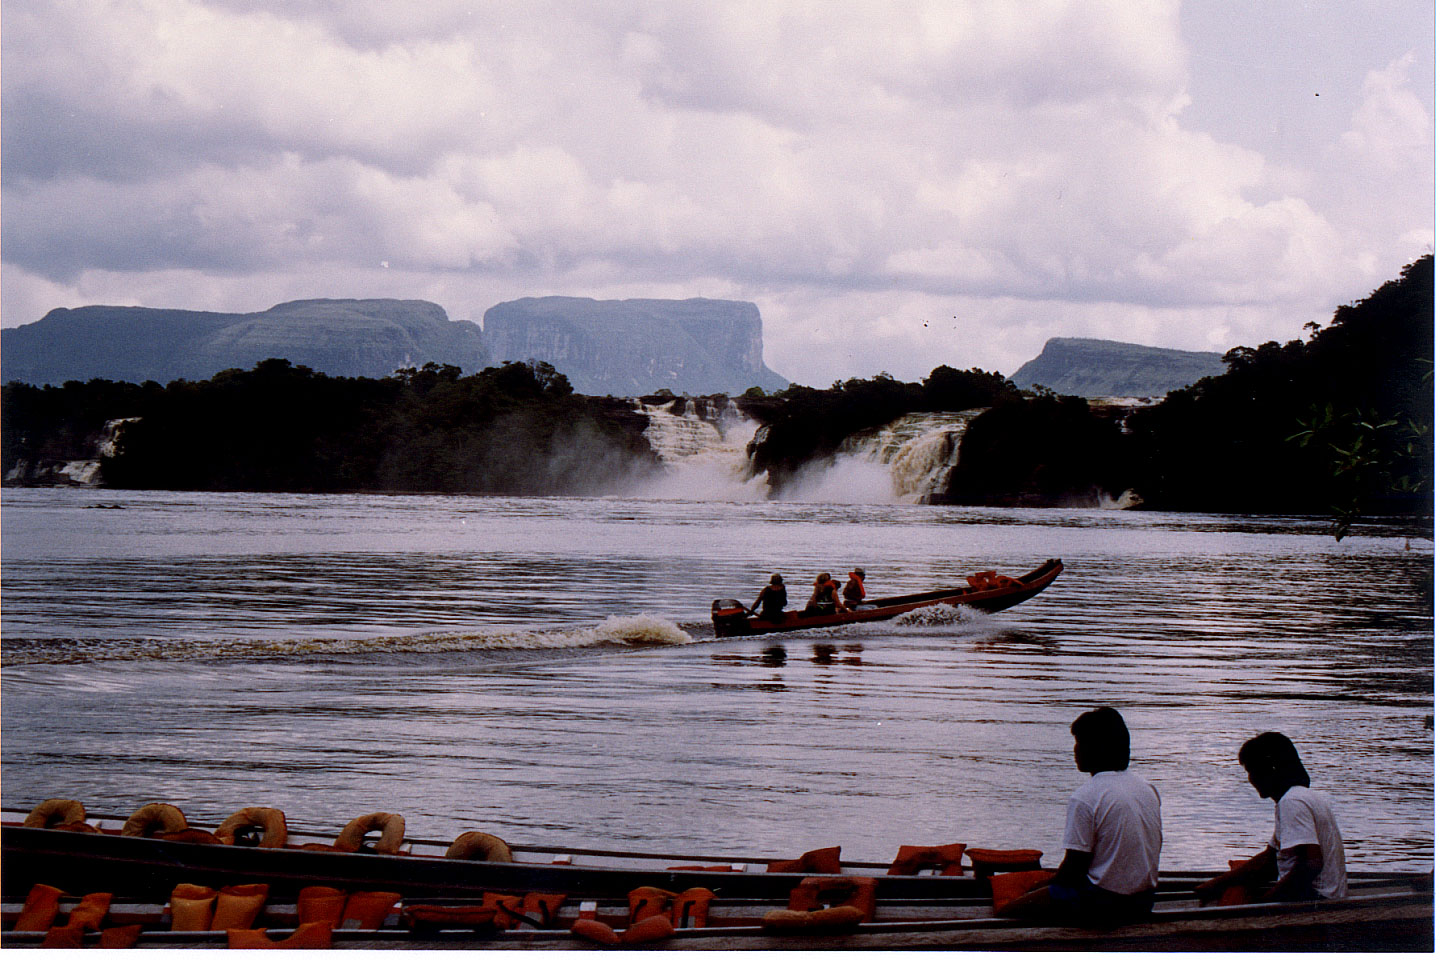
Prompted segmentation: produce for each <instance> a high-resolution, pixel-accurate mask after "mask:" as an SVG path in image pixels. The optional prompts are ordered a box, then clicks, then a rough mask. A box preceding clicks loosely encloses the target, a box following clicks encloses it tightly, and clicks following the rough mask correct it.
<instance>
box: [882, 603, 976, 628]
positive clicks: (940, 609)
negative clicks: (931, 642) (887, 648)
mask: <svg viewBox="0 0 1440 960" xmlns="http://www.w3.org/2000/svg"><path fill="white" fill-rule="evenodd" d="M989 618H990V615H989V614H987V613H983V612H981V611H979V610H976V609H974V608H973V607H952V606H951V605H950V604H948V603H940V604H936V605H935V606H933V607H920V608H919V609H918V610H911V611H910V612H909V613H902V614H901V615H900V616H898V617H896V618H895V623H896V625H897V626H901V627H950V626H957V625H959V626H968V625H970V624H975V623H983V622H985V621H987V620H989Z"/></svg>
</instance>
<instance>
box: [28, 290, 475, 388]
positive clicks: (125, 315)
mask: <svg viewBox="0 0 1440 960" xmlns="http://www.w3.org/2000/svg"><path fill="white" fill-rule="evenodd" d="M270 357H280V358H282V359H285V360H289V361H290V362H291V363H293V364H296V365H297V366H306V367H310V368H311V369H313V370H315V371H317V372H319V373H326V374H330V375H331V376H347V377H387V376H389V375H390V374H392V373H394V372H395V371H396V369H398V368H400V367H404V366H412V365H413V366H420V365H423V364H424V363H426V362H428V361H432V360H433V361H435V362H437V363H449V364H454V365H455V366H458V367H460V368H461V369H462V370H463V371H464V372H466V373H470V372H473V371H475V370H479V369H482V368H483V367H485V366H486V365H487V364H488V362H489V356H488V355H487V353H486V351H485V347H484V344H483V341H482V337H481V334H480V328H479V327H477V326H475V325H474V324H473V323H467V322H451V321H450V319H449V318H448V317H447V316H446V315H445V311H444V310H442V309H441V308H440V307H439V306H437V305H435V304H433V303H428V302H426V301H423V300H297V301H294V302H291V303H282V304H279V305H277V306H274V307H271V308H270V309H269V310H266V311H263V312H261V313H239V314H237V313H211V312H207V311H196V310H159V309H152V308H149V307H105V306H93V307H80V308H78V309H74V310H65V309H59V310H51V311H50V312H49V313H47V314H46V315H45V316H44V317H42V318H41V319H40V320H38V321H36V322H35V323H30V324H26V325H24V326H21V327H15V328H13V329H9V330H4V331H0V379H3V380H4V381H5V382H7V383H8V382H10V381H12V380H20V381H23V382H25V383H32V384H59V383H63V382H65V381H66V380H90V379H92V378H97V377H98V378H100V379H105V380H121V381H126V382H132V383H139V382H143V381H145V380H155V381H157V382H160V383H168V382H169V381H171V380H178V379H181V378H184V379H187V380H203V379H206V378H208V377H211V376H213V375H214V374H216V373H218V372H219V371H221V370H226V369H231V368H239V369H242V370H243V369H249V368H250V367H253V366H254V365H255V364H256V363H259V362H260V361H261V360H266V359H269V358H270Z"/></svg>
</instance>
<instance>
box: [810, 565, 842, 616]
mask: <svg viewBox="0 0 1440 960" xmlns="http://www.w3.org/2000/svg"><path fill="white" fill-rule="evenodd" d="M839 605H840V585H839V584H838V583H836V582H835V581H834V580H832V579H830V574H828V573H822V574H820V576H818V577H816V578H815V589H814V590H813V591H812V592H811V593H810V601H809V602H808V603H806V604H805V612H806V613H834V612H835V609H836V608H837V607H838V606H839Z"/></svg>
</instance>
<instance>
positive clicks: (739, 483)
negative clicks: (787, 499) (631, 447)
mask: <svg viewBox="0 0 1440 960" xmlns="http://www.w3.org/2000/svg"><path fill="white" fill-rule="evenodd" d="M635 407H636V409H637V410H639V411H640V412H641V413H643V414H645V416H646V417H648V418H649V420H650V425H649V426H648V427H646V428H645V439H646V440H647V441H648V442H649V444H650V448H651V449H652V450H654V451H655V454H656V456H658V457H659V458H660V462H661V464H663V465H664V468H665V475H664V476H663V477H662V478H661V479H660V480H658V481H655V482H652V483H651V484H649V485H648V486H647V487H646V488H645V489H644V490H643V491H642V492H641V495H642V496H645V497H650V498H653V499H659V500H763V499H765V478H764V477H751V476H749V473H750V460H749V455H748V454H747V453H746V450H745V446H746V444H748V443H749V442H750V440H751V438H752V437H754V436H755V427H756V423H755V421H753V420H751V419H749V418H747V417H746V416H745V415H744V414H742V413H741V412H740V408H739V407H738V406H736V404H735V401H734V400H732V399H730V398H728V397H727V398H724V400H723V402H717V401H715V400H712V399H710V398H708V397H700V398H698V399H695V398H691V397H684V398H680V399H677V400H669V401H666V402H664V403H646V402H644V401H643V400H641V399H638V398H637V399H636V400H635Z"/></svg>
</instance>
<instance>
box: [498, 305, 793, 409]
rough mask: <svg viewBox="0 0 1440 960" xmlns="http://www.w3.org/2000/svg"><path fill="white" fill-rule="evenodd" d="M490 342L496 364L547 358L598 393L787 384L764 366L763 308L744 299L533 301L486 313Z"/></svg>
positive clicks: (582, 389)
mask: <svg viewBox="0 0 1440 960" xmlns="http://www.w3.org/2000/svg"><path fill="white" fill-rule="evenodd" d="M485 343H486V345H487V346H488V347H489V348H490V351H491V353H493V354H494V356H495V358H496V359H497V360H520V361H524V360H531V359H534V360H543V361H545V362H547V363H549V364H551V365H552V366H554V367H555V369H557V370H559V371H560V372H561V373H563V374H565V376H567V377H568V378H569V379H570V382H571V384H573V385H574V387H575V389H576V391H577V392H579V393H585V394H592V395H597V396H598V395H604V394H612V395H615V396H636V395H639V394H646V393H654V392H656V391H658V390H661V389H669V390H671V391H673V392H675V393H690V394H712V393H741V392H743V391H744V390H746V389H748V388H750V387H754V386H759V387H764V388H765V389H766V390H777V389H780V388H783V387H784V386H785V385H786V380H785V378H783V377H781V376H780V375H779V374H777V373H775V372H774V371H773V370H770V369H769V368H768V367H766V366H765V363H764V361H763V359H762V352H763V345H764V344H763V340H762V328H761V321H760V311H759V309H758V308H757V307H756V306H755V305H754V304H753V303H744V302H740V301H735V300H705V299H700V298H697V299H692V300H591V299H588V298H583V297H526V298H524V299H521V300H512V301H509V302H507V303H501V304H497V305H496V306H493V307H491V308H490V309H489V310H487V311H486V312H485Z"/></svg>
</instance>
